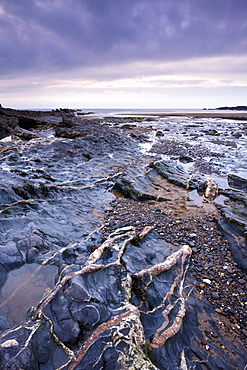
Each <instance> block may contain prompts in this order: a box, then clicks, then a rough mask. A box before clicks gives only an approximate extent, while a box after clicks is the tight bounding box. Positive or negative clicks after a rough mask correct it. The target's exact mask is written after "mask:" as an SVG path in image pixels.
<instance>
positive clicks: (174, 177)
mask: <svg viewBox="0 0 247 370" xmlns="http://www.w3.org/2000/svg"><path fill="white" fill-rule="evenodd" d="M152 167H153V168H155V169H156V170H157V171H158V173H159V174H160V175H161V176H163V177H164V178H165V179H167V180H168V181H170V182H171V183H173V184H175V185H178V186H182V187H183V188H187V189H189V188H191V189H196V188H197V187H198V184H197V183H196V182H195V180H194V179H193V176H192V175H190V174H189V173H188V172H186V171H185V170H184V169H183V167H182V166H180V165H177V163H176V162H175V161H171V160H170V161H166V162H165V161H157V162H153V163H152Z"/></svg>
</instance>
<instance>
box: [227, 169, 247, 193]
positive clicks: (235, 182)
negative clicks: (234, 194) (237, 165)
mask: <svg viewBox="0 0 247 370" xmlns="http://www.w3.org/2000/svg"><path fill="white" fill-rule="evenodd" d="M228 184H229V186H231V187H233V188H237V189H241V190H243V191H247V179H245V178H243V177H241V176H238V175H235V174H232V173H231V174H228Z"/></svg>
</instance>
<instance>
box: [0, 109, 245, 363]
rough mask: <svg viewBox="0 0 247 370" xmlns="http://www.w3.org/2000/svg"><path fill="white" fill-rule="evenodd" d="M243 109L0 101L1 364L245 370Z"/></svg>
mask: <svg viewBox="0 0 247 370" xmlns="http://www.w3.org/2000/svg"><path fill="white" fill-rule="evenodd" d="M232 114H233V115H234V116H232ZM240 114H241V116H240ZM243 115H244V113H233V112H231V113H230V116H229V114H228V115H227V116H225V115H224V114H223V113H219V114H217V115H212V114H211V113H205V115H204V114H203V115H200V117H198V115H193V114H192V115H181V116H177V115H175V114H173V115H172V114H171V115H169V116H168V115H158V114H157V115H154V116H150V115H145V116H143V115H140V116H138V117H137V116H128V117H122V116H118V117H112V116H108V117H103V118H102V117H101V118H99V117H98V118H97V117H93V116H90V114H87V115H86V114H82V113H81V112H80V111H76V110H68V109H58V110H54V111H47V112H37V111H17V110H13V109H5V108H0V171H1V187H0V214H1V215H0V219H1V221H0V233H1V245H0V253H1V260H0V286H1V296H0V367H1V368H3V369H43V370H45V369H47V370H48V369H49V370H50V369H70V370H71V369H77V370H79V369H143V370H144V369H162V370H163V369H174V370H175V369H192V368H193V369H212V370H213V369H230V370H232V369H243V370H244V369H246V366H247V325H246V323H247V277H246V274H247V178H246V173H247V162H246V155H245V154H246V152H247V141H246V135H247V125H246V117H245V116H243Z"/></svg>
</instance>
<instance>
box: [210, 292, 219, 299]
mask: <svg viewBox="0 0 247 370" xmlns="http://www.w3.org/2000/svg"><path fill="white" fill-rule="evenodd" d="M211 296H212V298H213V299H220V296H219V294H218V293H216V292H212V293H211Z"/></svg>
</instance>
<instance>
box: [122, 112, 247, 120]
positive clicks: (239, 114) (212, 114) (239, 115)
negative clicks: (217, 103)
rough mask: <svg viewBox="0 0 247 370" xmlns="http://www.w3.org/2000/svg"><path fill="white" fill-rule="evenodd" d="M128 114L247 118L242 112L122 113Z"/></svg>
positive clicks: (246, 114)
mask: <svg viewBox="0 0 247 370" xmlns="http://www.w3.org/2000/svg"><path fill="white" fill-rule="evenodd" d="M122 115H125V116H126V115H128V116H148V117H192V118H199V117H203V118H228V119H243V120H246V119H247V113H245V112H244V113H243V112H234V113H232V112H229V113H225V112H224V113H221V112H219V113H216V112H203V113H129V114H122Z"/></svg>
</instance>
